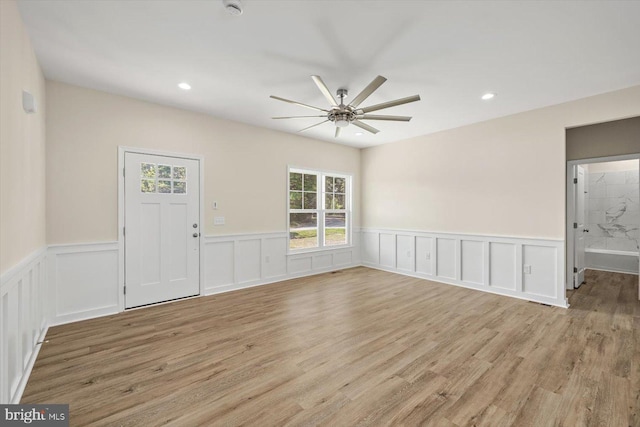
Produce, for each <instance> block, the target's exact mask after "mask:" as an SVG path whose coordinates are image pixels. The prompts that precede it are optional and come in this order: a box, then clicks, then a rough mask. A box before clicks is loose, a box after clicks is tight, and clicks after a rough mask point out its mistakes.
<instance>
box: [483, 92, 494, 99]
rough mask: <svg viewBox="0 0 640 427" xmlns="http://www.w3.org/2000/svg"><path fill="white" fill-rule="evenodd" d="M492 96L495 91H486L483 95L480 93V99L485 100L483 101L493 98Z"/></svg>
mask: <svg viewBox="0 0 640 427" xmlns="http://www.w3.org/2000/svg"><path fill="white" fill-rule="evenodd" d="M494 96H496V94H495V93H491V92H488V93H485V94H484V95H482V99H483V100H485V101H488V100H489V99H491V98H493V97H494Z"/></svg>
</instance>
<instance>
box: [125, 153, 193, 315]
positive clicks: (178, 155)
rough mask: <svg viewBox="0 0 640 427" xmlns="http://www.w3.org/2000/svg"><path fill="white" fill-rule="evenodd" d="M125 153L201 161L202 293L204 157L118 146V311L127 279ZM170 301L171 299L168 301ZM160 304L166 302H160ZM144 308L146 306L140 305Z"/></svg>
mask: <svg viewBox="0 0 640 427" xmlns="http://www.w3.org/2000/svg"><path fill="white" fill-rule="evenodd" d="M125 153H137V154H151V155H156V156H168V157H180V158H183V159H190V160H198V161H199V162H200V183H199V184H200V194H199V199H200V209H199V213H198V216H199V218H198V223H199V224H201V226H200V230H201V233H202V236H201V238H200V239H198V240H199V245H200V247H199V260H198V261H199V278H200V279H199V294H198V295H202V293H203V289H204V239H205V233H204V230H205V228H206V227H205V225H206V224H205V223H204V174H205V164H204V157H203V156H201V155H196V154H187V153H176V152H170V151H162V150H152V149H148V148H136V147H125V146H119V147H118V171H117V172H118V311H119V312H122V311H124V310H125V301H124V280H125V274H124V273H125V257H124V255H125V253H124V235H123V232H122V231H123V227H124V172H123V171H124V155H125ZM168 302H170V301H168ZM158 304H166V302H164V303H162V302H161V303H158ZM139 308H144V307H139ZM137 309H138V308H131V309H129V310H137Z"/></svg>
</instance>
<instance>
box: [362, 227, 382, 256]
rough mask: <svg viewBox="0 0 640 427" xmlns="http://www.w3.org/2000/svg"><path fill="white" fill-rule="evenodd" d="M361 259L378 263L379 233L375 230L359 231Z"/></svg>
mask: <svg viewBox="0 0 640 427" xmlns="http://www.w3.org/2000/svg"><path fill="white" fill-rule="evenodd" d="M360 239H361V244H362V261H363V262H366V263H369V264H379V263H380V235H379V234H378V233H377V232H367V231H363V232H362V233H360Z"/></svg>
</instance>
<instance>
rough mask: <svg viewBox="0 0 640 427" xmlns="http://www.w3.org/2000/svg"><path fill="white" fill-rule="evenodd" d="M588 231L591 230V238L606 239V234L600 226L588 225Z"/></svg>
mask: <svg viewBox="0 0 640 427" xmlns="http://www.w3.org/2000/svg"><path fill="white" fill-rule="evenodd" d="M587 230H589V236H591V237H594V238H596V237H598V238H600V237H605V233H604V231H602V229H601V228H600V227H598V224H596V223H593V224H588V225H587Z"/></svg>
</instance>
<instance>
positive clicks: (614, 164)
mask: <svg viewBox="0 0 640 427" xmlns="http://www.w3.org/2000/svg"><path fill="white" fill-rule="evenodd" d="M639 248H640V155H637V154H633V155H624V156H613V157H601V158H593V159H588V160H574V161H569V162H568V163H567V267H568V268H567V289H574V288H579V287H580V285H582V284H583V283H584V280H585V279H584V278H585V270H587V269H591V270H602V271H611V272H618V273H629V274H636V275H637V274H638V273H639V261H638V260H639Z"/></svg>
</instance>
